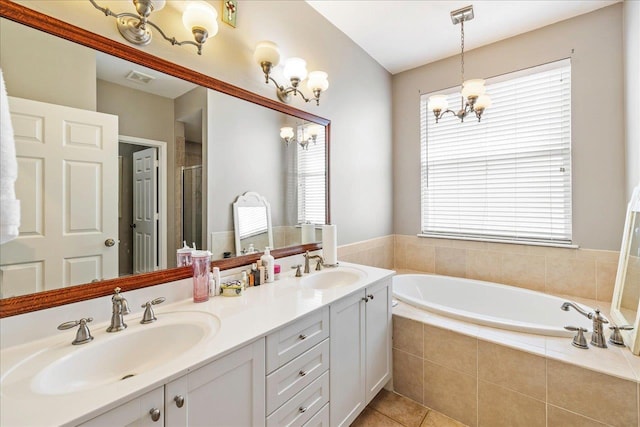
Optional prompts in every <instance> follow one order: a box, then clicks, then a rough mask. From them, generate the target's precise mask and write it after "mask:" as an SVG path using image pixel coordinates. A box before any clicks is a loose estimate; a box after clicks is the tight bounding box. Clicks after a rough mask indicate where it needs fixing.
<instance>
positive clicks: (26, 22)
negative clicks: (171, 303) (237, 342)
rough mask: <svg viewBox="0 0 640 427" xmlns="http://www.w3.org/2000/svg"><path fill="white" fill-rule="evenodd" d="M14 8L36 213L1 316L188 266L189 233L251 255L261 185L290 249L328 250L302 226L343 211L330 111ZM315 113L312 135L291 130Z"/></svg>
mask: <svg viewBox="0 0 640 427" xmlns="http://www.w3.org/2000/svg"><path fill="white" fill-rule="evenodd" d="M2 6H3V8H2V10H1V15H2V18H1V20H0V43H1V45H0V50H1V51H2V55H1V57H0V60H1V67H2V71H3V75H4V79H5V82H6V86H7V92H8V95H9V97H10V110H11V113H12V122H13V124H14V133H15V134H16V150H17V152H18V163H19V178H18V182H17V183H16V191H17V193H18V198H19V199H21V204H22V216H21V228H20V237H18V239H16V240H14V241H12V242H9V243H6V244H4V245H2V246H0V271H1V275H0V293H1V294H0V296H2V299H1V300H0V317H5V316H8V315H14V314H20V313H24V312H28V311H32V310H34V309H41V308H47V307H52V306H56V305H60V304H64V303H69V302H74V301H80V300H83V299H88V298H95V297H98V296H101V295H107V294H109V293H110V292H111V291H112V289H113V288H114V287H115V286H120V287H122V288H123V289H125V290H127V289H135V288H138V287H143V286H150V285H154V284H159V283H165V282H168V281H172V280H177V279H180V278H186V277H189V275H190V271H189V269H188V268H175V266H176V250H177V249H178V248H180V247H182V245H183V241H186V242H187V244H188V245H190V246H191V245H194V244H195V246H196V247H197V248H198V249H202V248H204V249H209V250H211V251H212V252H213V259H214V260H218V261H214V263H216V264H217V265H219V266H220V267H221V268H223V269H224V268H231V267H235V266H240V265H245V264H247V263H250V262H252V261H253V259H254V258H256V257H259V254H258V255H243V254H242V250H241V249H240V250H238V249H237V248H236V243H235V239H234V231H235V230H234V221H233V202H234V201H235V200H236V198H237V197H238V195H241V194H244V193H246V192H256V193H259V194H260V195H261V196H262V197H264V198H265V199H266V200H268V203H269V205H270V210H271V218H270V219H271V221H270V222H271V225H272V232H273V236H272V245H273V246H274V247H275V249H276V250H275V251H274V255H275V256H276V257H278V256H287V255H292V254H296V253H300V252H302V251H304V250H307V249H317V248H319V247H320V245H319V243H312V244H306V245H302V244H301V241H302V240H301V231H300V229H301V224H305V223H309V222H312V223H315V224H324V223H325V222H329V202H328V201H329V191H328V182H329V167H328V165H329V162H328V159H329V121H328V120H326V119H323V118H321V117H318V116H315V115H313V114H310V113H307V112H304V111H301V110H297V109H295V108H292V107H290V106H287V105H284V104H280V103H278V102H275V101H272V100H269V99H267V98H263V97H260V96H258V95H255V94H253V93H250V92H247V91H244V90H242V89H239V88H236V87H233V86H231V85H228V84H226V83H224V82H220V81H217V80H215V79H212V78H210V77H208V76H204V75H202V74H199V73H197V72H194V71H191V70H188V69H185V68H182V67H179V66H177V65H175V64H171V63H168V62H166V61H164V60H162V59H159V58H157V57H153V56H151V55H149V54H147V53H145V52H140V51H138V50H137V49H133V48H130V47H128V46H125V45H121V44H120V43H118V42H115V41H112V40H109V39H106V38H103V37H101V36H97V35H95V34H92V33H89V32H87V31H85V30H82V29H79V28H77V27H73V26H71V25H69V24H66V23H63V22H61V21H57V20H55V19H53V18H51V17H47V16H45V15H41V14H39V13H37V12H34V11H31V10H29V9H26V8H24V7H23V6H20V5H17V4H14V3H11V2H6V1H3V2H2ZM65 39H66V40H65ZM310 125H320V126H319V128H320V129H321V131H320V132H317V131H316V132H315V133H314V140H313V142H309V144H308V145H305V146H303V145H302V144H298V143H296V142H295V141H294V142H293V143H289V144H286V143H285V142H284V141H283V139H282V138H281V136H280V133H281V129H282V128H283V127H290V128H292V129H294V132H296V133H297V134H298V135H299V138H298V139H299V140H302V139H303V138H304V132H305V129H306V128H307V127H308V126H310ZM56 132H57V133H58V134H56ZM318 236H319V235H318ZM256 249H257V250H258V251H262V250H263V249H264V248H263V247H256Z"/></svg>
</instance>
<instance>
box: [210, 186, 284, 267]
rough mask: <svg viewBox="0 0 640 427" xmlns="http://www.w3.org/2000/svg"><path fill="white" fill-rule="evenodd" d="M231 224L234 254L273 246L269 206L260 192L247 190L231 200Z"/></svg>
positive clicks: (253, 251) (242, 253)
mask: <svg viewBox="0 0 640 427" xmlns="http://www.w3.org/2000/svg"><path fill="white" fill-rule="evenodd" d="M233 225H234V234H235V251H236V255H238V256H240V255H245V254H247V253H249V254H251V253H255V252H257V251H262V250H263V249H264V248H266V247H269V248H271V247H273V228H272V226H271V206H270V205H269V202H268V201H267V199H265V198H264V197H262V196H261V195H260V194H258V193H255V192H253V191H248V192H246V193H245V194H243V195H240V196H238V198H237V199H236V201H235V202H233ZM214 249H215V248H214Z"/></svg>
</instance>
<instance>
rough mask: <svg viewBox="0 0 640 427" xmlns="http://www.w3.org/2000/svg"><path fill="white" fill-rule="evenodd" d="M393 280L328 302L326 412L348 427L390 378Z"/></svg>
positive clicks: (337, 424)
mask: <svg viewBox="0 0 640 427" xmlns="http://www.w3.org/2000/svg"><path fill="white" fill-rule="evenodd" d="M391 314H392V313H391V279H384V280H381V281H378V282H375V283H373V284H372V285H370V286H368V287H367V288H365V290H364V291H360V292H357V293H355V294H353V295H349V296H347V297H345V298H342V299H341V300H339V301H337V302H335V303H333V304H331V316H330V324H331V355H330V363H331V370H330V384H331V387H330V392H331V403H330V416H331V425H332V426H342V425H345V426H347V425H349V424H350V423H351V422H352V421H353V420H354V419H355V418H356V417H357V416H358V414H360V412H362V410H363V409H364V408H365V406H366V405H367V404H368V403H369V402H370V401H371V399H373V397H375V395H376V394H377V393H378V392H379V391H380V389H381V388H382V387H383V386H384V385H385V383H386V382H387V381H388V380H389V379H390V378H391Z"/></svg>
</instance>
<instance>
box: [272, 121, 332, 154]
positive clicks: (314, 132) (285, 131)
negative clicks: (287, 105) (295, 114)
mask: <svg viewBox="0 0 640 427" xmlns="http://www.w3.org/2000/svg"><path fill="white" fill-rule="evenodd" d="M305 129H306V131H307V134H308V135H309V137H308V138H305V137H304V131H305ZM321 131H322V127H321V126H320V125H316V124H312V125H308V126H303V127H302V139H301V140H298V139H297V138H296V136H295V132H294V130H293V128H292V127H290V126H285V127H282V128H280V138H282V140H283V141H284V143H285V144H287V147H288V146H289V144H291V143H292V142H293V143H295V144H298V145H300V147H302V149H303V150H308V149H309V143H311V142H313V143H314V144H315V143H316V141H317V139H318V135H319V134H320V132H321Z"/></svg>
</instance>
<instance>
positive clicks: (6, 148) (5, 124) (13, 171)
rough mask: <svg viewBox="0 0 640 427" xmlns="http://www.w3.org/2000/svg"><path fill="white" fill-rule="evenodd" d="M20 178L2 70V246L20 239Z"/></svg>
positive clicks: (0, 72) (0, 110) (0, 127)
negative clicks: (18, 188) (17, 186)
mask: <svg viewBox="0 0 640 427" xmlns="http://www.w3.org/2000/svg"><path fill="white" fill-rule="evenodd" d="M17 178H18V162H17V160H16V145H15V141H14V139H13V127H12V126H11V114H10V113H9V99H8V98H7V90H6V88H5V86H4V78H3V77H2V69H0V244H2V243H6V242H8V241H10V240H13V239H15V238H16V237H18V228H19V227H20V201H19V200H16V192H15V182H16V179H17Z"/></svg>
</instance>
